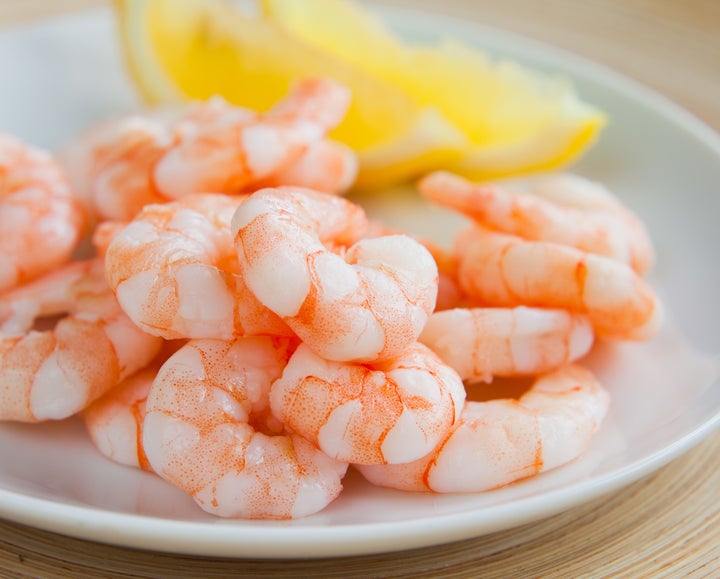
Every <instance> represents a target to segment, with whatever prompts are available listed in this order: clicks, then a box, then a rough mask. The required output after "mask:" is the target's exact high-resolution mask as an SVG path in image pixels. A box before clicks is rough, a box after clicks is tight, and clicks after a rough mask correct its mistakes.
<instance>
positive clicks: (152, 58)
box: [115, 0, 466, 187]
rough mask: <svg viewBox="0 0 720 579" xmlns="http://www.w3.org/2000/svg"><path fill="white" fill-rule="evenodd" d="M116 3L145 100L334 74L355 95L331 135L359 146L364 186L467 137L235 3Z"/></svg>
mask: <svg viewBox="0 0 720 579" xmlns="http://www.w3.org/2000/svg"><path fill="white" fill-rule="evenodd" d="M309 4H312V3H309ZM115 6H116V9H117V13H118V16H119V18H118V22H119V30H120V36H121V40H122V44H123V47H124V50H125V57H126V61H127V63H128V67H129V69H130V72H131V75H132V77H133V79H134V80H135V83H136V84H137V86H138V87H139V89H140V92H141V94H142V95H143V96H144V98H145V99H146V100H147V101H148V102H150V103H154V104H162V103H174V102H182V101H184V100H187V99H205V98H208V97H210V96H212V95H218V94H219V95H221V96H223V97H224V98H226V99H227V100H228V101H230V102H232V103H234V104H237V105H241V106H246V107H249V108H253V109H256V110H266V109H268V108H269V107H270V106H272V105H273V104H274V103H276V102H277V101H279V100H280V99H281V98H283V97H284V96H285V95H286V94H287V93H288V91H289V88H290V86H291V84H292V82H293V81H295V80H297V79H298V78H302V77H307V76H318V75H322V76H329V77H332V78H335V79H336V80H338V81H339V82H342V83H344V84H345V85H346V86H348V87H349V88H350V89H351V90H352V94H353V99H352V103H351V106H350V110H349V111H348V114H347V117H346V119H345V120H344V121H343V123H342V124H341V125H340V126H339V127H337V129H336V130H335V131H333V133H332V134H331V137H333V138H335V139H337V140H340V141H342V142H345V143H347V144H348V145H349V146H351V147H352V148H353V149H355V150H356V152H357V153H358V156H359V159H360V166H361V168H360V175H359V178H358V182H359V184H360V185H361V186H365V187H375V186H382V185H386V184H389V183H391V182H397V181H401V180H403V179H407V178H408V177H410V176H414V175H416V174H418V173H421V172H423V171H424V170H427V169H429V168H436V167H440V166H445V165H447V164H448V163H449V162H452V161H453V160H457V159H459V158H460V155H459V151H460V150H461V149H462V148H463V147H464V146H465V145H466V141H465V138H464V136H463V135H462V134H461V133H460V132H459V131H457V130H456V129H455V128H454V127H453V125H452V124H451V123H449V122H447V121H446V120H445V119H444V118H443V117H442V116H441V115H439V114H438V113H437V112H436V111H434V110H433V109H432V108H431V107H426V106H422V105H420V104H419V103H418V102H417V100H416V99H415V98H413V97H412V96H411V95H409V94H408V93H406V92H405V91H403V90H402V89H401V88H399V87H397V86H395V85H393V84H391V83H388V82H387V81H385V80H384V79H381V78H378V77H377V76H375V75H372V74H370V73H368V72H366V71H363V70H360V69H359V68H358V67H355V66H351V65H349V64H347V63H346V62H344V61H343V60H341V59H338V58H337V57H335V56H334V55H331V54H329V53H327V52H326V51H324V50H322V49H320V48H318V47H316V46H314V45H312V44H310V43H307V42H305V41H303V40H302V39H300V38H297V37H296V36H295V35H293V34H292V33H290V32H288V31H287V30H285V29H284V27H282V26H279V25H278V24H277V23H275V22H273V21H271V20H265V19H262V18H258V17H257V16H253V15H248V14H245V13H244V12H242V11H241V10H239V9H238V8H236V7H234V6H233V5H232V4H229V3H225V2H221V1H217V0H212V1H205V0H153V1H151V2H148V1H146V0H117V1H116V3H115Z"/></svg>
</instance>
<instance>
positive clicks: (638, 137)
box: [0, 10, 720, 558]
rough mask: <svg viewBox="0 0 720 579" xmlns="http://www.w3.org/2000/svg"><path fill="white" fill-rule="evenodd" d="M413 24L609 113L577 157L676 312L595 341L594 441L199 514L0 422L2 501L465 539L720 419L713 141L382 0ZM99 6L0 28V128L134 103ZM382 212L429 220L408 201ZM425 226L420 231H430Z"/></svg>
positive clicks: (694, 436) (251, 530)
mask: <svg viewBox="0 0 720 579" xmlns="http://www.w3.org/2000/svg"><path fill="white" fill-rule="evenodd" d="M386 15H387V16H388V17H389V18H390V19H391V21H392V22H393V23H395V24H396V25H397V27H398V29H399V30H400V31H401V32H402V33H403V34H405V35H406V36H408V37H411V38H419V39H421V38H432V37H435V36H436V34H438V33H441V34H448V35H453V36H455V37H456V38H459V39H461V40H464V41H467V42H475V43H479V44H480V45H481V46H484V47H485V48H487V49H488V50H489V51H491V52H492V53H496V54H503V55H506V56H509V57H511V58H513V59H516V60H519V61H522V62H526V63H528V64H531V65H533V66H537V67H540V68H543V69H546V70H552V71H558V72H561V73H564V74H567V75H569V76H570V77H572V78H573V80H574V81H575V83H576V86H577V87H578V88H579V91H580V93H581V95H582V96H583V98H585V99H586V100H589V101H591V102H593V103H596V104H597V105H599V106H600V107H602V108H604V109H605V110H607V111H608V112H609V114H610V117H611V119H612V122H611V124H610V126H609V127H608V129H607V130H606V132H605V133H604V135H603V137H602V139H601V142H600V143H599V144H598V145H597V146H596V147H595V148H594V149H593V150H592V152H591V153H590V154H589V155H588V156H587V157H586V158H585V159H584V160H583V161H582V162H581V163H580V164H579V165H578V166H577V167H576V169H577V171H578V172H581V173H582V174H584V175H586V176H588V177H591V178H595V179H598V180H601V181H603V182H605V183H606V184H608V185H609V186H610V187H611V188H612V189H614V190H615V191H617V192H618V193H619V194H621V195H622V196H623V197H624V198H625V199H626V200H627V202H628V203H629V204H630V205H631V206H633V207H634V208H635V209H636V210H637V211H638V212H639V213H640V214H641V215H642V216H643V217H644V218H645V219H646V221H647V223H648V224H649V227H650V230H651V233H652V234H653V236H654V238H655V240H656V242H657V247H658V253H659V262H658V265H657V267H656V269H655V271H654V273H653V276H652V283H653V284H654V285H655V287H657V288H658V290H659V292H660V293H661V295H662V297H663V299H664V300H665V302H666V304H667V306H668V311H669V314H670V315H669V323H668V325H667V327H666V329H665V331H663V333H662V334H661V335H660V336H659V337H658V338H657V339H656V340H654V341H652V342H651V343H648V344H643V345H623V346H620V347H614V348H612V347H599V348H597V350H596V351H595V352H594V353H593V354H592V356H591V359H590V364H591V365H592V366H593V368H595V369H596V370H597V371H598V373H599V374H600V376H601V378H602V379H603V380H604V381H605V382H606V384H607V387H608V388H609V390H610V391H611V393H612V396H613V403H612V408H611V411H610V414H609V416H608V419H607V421H606V422H605V424H604V425H603V427H602V429H601V431H600V432H599V434H598V436H597V437H596V439H595V440H594V441H593V443H592V445H591V447H590V449H589V450H588V452H587V453H586V454H585V455H584V456H583V457H582V458H581V459H580V460H577V461H576V462H574V463H572V464H570V465H568V466H567V467H565V468H561V469H559V470H557V471H554V472H550V473H547V474H545V475H542V476H539V477H536V478H534V479H530V480H527V481H524V482H522V483H519V484H516V485H512V486H509V487H506V488H503V489H500V490H497V491H493V492H488V493H484V494H478V495H446V496H434V495H421V494H408V493H401V492H395V491H389V490H382V489H376V488H371V487H370V486H369V485H367V484H365V483H364V482H363V481H362V480H361V479H360V477H358V476H352V475H351V476H350V477H349V478H348V479H347V484H346V490H345V491H344V492H343V494H342V496H341V497H340V498H339V499H338V500H337V501H336V502H335V503H333V504H332V505H330V507H329V508H327V509H326V510H325V511H323V512H322V513H320V514H318V515H315V516H312V517H308V518H306V519H303V520H298V521H292V522H246V521H228V520H221V519H216V518H212V517H211V516H209V515H206V514H205V513H203V512H202V511H200V510H199V509H198V508H196V507H195V505H194V503H192V501H191V500H190V499H189V498H187V497H186V496H184V495H183V494H182V493H180V492H178V491H176V490H174V489H172V488H170V487H169V486H167V485H166V484H165V483H163V482H162V481H160V480H159V479H158V478H156V477H154V476H152V475H150V474H147V473H142V472H139V471H135V470H133V469H130V468H125V467H122V466H118V465H115V464H113V463H111V462H109V461H107V460H105V459H104V458H102V457H101V456H100V455H99V454H98V453H97V452H96V451H95V450H94V448H93V447H92V446H91V444H90V442H89V441H88V439H87V438H86V437H85V434H84V431H83V428H82V426H81V425H80V424H79V423H78V422H76V421H74V420H69V421H65V422H61V423H55V424H45V425H22V424H1V425H0V515H1V516H3V517H5V518H7V519H11V520H15V521H19V522H23V523H26V524H30V525H35V526H37V527H40V528H44V529H48V530H52V531H56V532H59V533H64V534H68V535H73V536H77V537H81V538H86V539H90V540H96V541H104V542H108V543H113V544H118V545H127V546H132V547H140V548H143V549H156V550H161V551H170V552H177V553H184V554H201V555H222V556H230V557H254V558H257V557H266V558H281V557H283V558H285V557H322V556H336V555H351V554H365V553H378V552H384V551H391V550H399V549H408V548H413V547H421V546H426V545H432V544H438V543H442V542H446V541H452V540H458V539H463V538H467V537H471V536H476V535H481V534H483V533H490V532H492V531H497V530H501V529H505V528H509V527H512V526H514V525H519V524H521V523H527V522H530V521H534V520H538V519H540V518H542V517H546V516H548V515H551V514H553V513H557V512H559V511H561V510H564V509H567V508H569V507H572V506H574V505H578V504H580V503H583V502H585V501H588V500H590V499H592V498H594V497H597V496H598V495H600V494H602V493H605V492H609V491H612V490H614V489H617V488H619V487H620V486H622V485H626V484H628V483H630V482H631V481H634V480H636V479H638V478H639V477H641V476H643V475H645V474H647V473H649V472H651V471H653V470H654V469H657V468H659V467H660V466H662V465H663V464H665V463H667V462H668V461H670V460H671V459H673V458H674V457H676V456H678V455H679V454H681V453H682V452H684V451H686V450H687V449H689V448H690V447H691V446H692V445H693V444H695V443H696V442H698V441H699V440H700V439H702V438H703V437H704V436H706V435H707V434H708V433H709V432H710V431H711V430H712V429H713V428H714V427H716V426H717V425H718V423H719V422H720V383H718V376H719V375H720V372H718V364H717V354H718V353H720V332H719V331H718V330H717V328H718V327H720V309H719V308H718V307H717V305H716V303H717V302H716V300H717V296H718V295H720V271H719V270H718V268H717V267H716V262H717V260H716V258H715V253H714V251H715V250H716V248H718V247H720V230H719V229H718V228H717V227H716V225H717V221H718V217H720V195H718V189H717V184H718V183H720V139H718V136H717V134H716V133H715V132H714V131H712V130H710V129H708V128H707V127H705V126H704V125H702V124H701V123H699V122H698V121H697V120H696V119H694V118H693V117H692V116H691V115H689V114H687V113H685V112H684V111H682V110H680V109H678V108H677V107H675V106H674V105H672V104H670V103H668V102H667V101H666V100H664V99H662V98H660V97H658V96H657V95H655V94H654V93H651V92H649V91H648V90H645V89H643V88H641V87H639V86H637V85H635V84H634V83H631V82H630V81H628V80H626V79H623V78H620V77H618V76H617V75H615V74H613V73H611V72H609V71H607V70H605V69H603V68H601V67H599V66H597V65H594V64H591V63H588V62H585V61H582V60H579V59H577V58H575V57H573V56H572V55H568V54H566V53H562V52H559V51H556V50H554V49H551V48H549V47H546V46H542V45H538V44H536V43H532V42H529V41H526V40H522V39H519V38H516V37H512V36H509V35H506V34H502V33H500V32H496V31H490V30H486V29H483V28H480V27H478V26H476V25H472V24H469V23H465V22H461V21H458V20H452V19H450V18H444V17H441V16H438V15H428V14H421V13H417V12H409V11H398V10H387V11H386ZM113 33H114V31H113V30H112V25H111V21H110V19H109V17H108V14H107V13H106V12H91V13H81V14H76V15H72V16H69V17H65V18H61V19H55V20H50V21H47V22H42V23H38V24H33V25H31V26H27V27H24V28H19V29H15V30H8V31H4V32H2V33H1V34H0V78H3V79H4V82H3V89H2V91H0V130H5V131H9V132H13V133H16V134H17V135H19V136H21V137H23V138H25V139H28V140H29V141H32V142H35V143H37V144H40V145H44V146H47V147H55V146H57V145H59V144H60V143H62V141H63V140H64V139H66V138H67V137H69V136H70V135H72V134H73V133H75V132H76V131H77V130H79V129H80V128H82V127H84V126H85V125H87V124H88V123H89V122H91V121H95V120H98V119H101V118H104V117H106V116H108V115H110V114H114V113H117V112H118V111H123V110H129V109H132V108H134V107H135V106H137V104H138V103H137V101H136V100H135V97H134V96H133V92H132V90H131V88H130V87H129V86H128V84H127V82H126V80H125V77H124V73H123V69H122V67H121V65H120V62H119V57H118V54H117V50H116V46H115V43H114V40H113ZM383 211H385V212H386V213H389V214H391V217H394V218H397V219H401V220H402V219H404V220H405V221H409V222H410V224H411V225H412V226H413V227H414V228H416V229H418V228H420V229H422V228H423V225H424V224H426V223H427V219H425V221H422V219H420V220H417V219H416V214H411V213H404V209H403V210H402V211H400V210H397V209H396V210H394V211H393V210H392V208H387V207H386V208H383ZM426 233H427V231H426Z"/></svg>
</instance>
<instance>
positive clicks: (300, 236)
mask: <svg viewBox="0 0 720 579" xmlns="http://www.w3.org/2000/svg"><path fill="white" fill-rule="evenodd" d="M231 225H232V231H233V234H234V235H235V246H236V248H237V252H238V257H239V260H240V267H241V270H242V273H243V276H244V278H245V282H246V283H247V286H248V288H250V290H251V291H252V292H253V293H254V294H255V295H256V297H257V298H258V300H260V301H261V302H262V303H263V304H264V305H265V306H266V307H268V308H269V309H270V310H272V311H273V312H275V313H276V314H277V315H278V316H280V317H281V318H282V319H283V320H284V321H285V322H286V323H287V325H288V326H290V328H292V330H293V331H294V332H295V333H296V334H297V335H298V336H299V337H300V338H301V339H302V340H303V342H305V343H306V344H307V345H308V346H309V347H310V348H312V349H313V350H314V351H315V352H316V353H318V354H319V355H320V356H322V357H323V358H327V359H331V360H340V361H351V360H353V361H370V360H375V359H378V358H391V357H393V356H395V355H397V354H399V353H400V352H401V351H402V350H403V349H404V348H405V347H406V346H407V345H408V344H410V343H412V342H413V341H415V340H416V338H417V336H418V335H419V334H420V331H421V330H422V327H423V326H424V324H425V322H426V320H427V317H428V315H429V314H430V312H431V311H432V310H433V308H434V306H435V300H436V296H437V283H438V272H437V266H436V264H435V261H434V260H433V258H432V256H431V255H430V253H429V252H428V251H427V250H426V249H425V248H424V247H423V246H422V245H421V244H419V243H418V242H416V241H415V240H413V239H411V238H410V237H408V236H404V235H390V236H384V237H379V238H373V239H361V238H362V236H363V234H364V232H365V229H366V227H367V221H366V217H365V213H364V212H363V211H362V209H361V208H360V207H359V206H357V205H354V204H352V203H350V202H349V201H346V200H345V199H342V198H338V197H334V196H330V195H325V194H321V193H317V192H314V191H311V190H309V189H299V188H289V187H285V188H277V189H262V190H260V191H258V192H256V193H254V194H252V195H251V196H250V197H249V198H248V200H247V201H245V203H243V204H242V205H241V206H240V207H239V208H238V210H237V212H236V213H235V215H234V217H233V219H232V224H231ZM347 245H350V247H349V248H348V249H347V250H345V249H344V247H345V246H347ZM333 250H337V251H333Z"/></svg>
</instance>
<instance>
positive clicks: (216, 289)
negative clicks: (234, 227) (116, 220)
mask: <svg viewBox="0 0 720 579" xmlns="http://www.w3.org/2000/svg"><path fill="white" fill-rule="evenodd" d="M243 200H244V197H240V196H232V197H231V196H227V195H220V194H210V193H206V194H197V195H191V196H188V197H185V198H184V199H181V200H179V201H175V202H170V203H165V204H162V205H149V206H147V207H145V208H144V209H143V210H142V211H141V212H140V213H139V214H138V215H137V217H136V218H135V219H134V220H133V221H132V222H130V224H129V225H128V226H127V227H125V228H124V229H123V230H122V231H120V233H117V234H116V235H115V236H114V238H113V239H112V241H111V242H110V244H109V246H108V248H107V251H106V255H105V265H106V273H107V277H108V281H109V283H110V286H111V287H112V288H113V289H114V290H115V292H116V294H117V298H118V301H119V302H120V304H121V305H122V307H123V310H124V311H125V312H126V313H127V314H128V316H129V317H130V318H131V319H132V320H133V321H134V322H135V323H136V324H137V325H138V326H139V327H141V328H142V329H143V330H145V331H146V332H148V333H151V334H153V335H156V336H161V337H163V338H166V339H176V338H218V339H231V338H233V337H235V336H238V335H242V334H247V333H253V334H262V333H266V334H278V335H291V331H290V330H289V329H288V328H287V326H286V325H285V324H284V323H283V322H282V321H281V320H280V319H279V318H278V317H277V316H276V315H274V314H273V313H272V312H270V311H269V310H268V309H267V308H265V307H264V306H263V305H262V304H260V302H258V301H257V300H256V299H255V297H254V296H253V294H252V293H250V292H249V291H247V289H246V287H245V283H244V281H243V279H242V277H241V276H240V275H238V274H239V269H238V267H239V266H238V263H237V255H236V253H235V248H234V246H233V240H232V235H231V233H230V220H231V218H232V215H233V213H234V211H235V209H237V207H238V206H239V205H240V204H241V203H242V202H243Z"/></svg>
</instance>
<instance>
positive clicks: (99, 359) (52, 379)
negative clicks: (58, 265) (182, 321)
mask: <svg viewBox="0 0 720 579" xmlns="http://www.w3.org/2000/svg"><path fill="white" fill-rule="evenodd" d="M60 315H62V316H64V317H62V318H61V319H60V320H59V321H58V322H57V323H56V324H55V326H54V328H53V329H48V330H45V331H39V330H35V329H33V326H34V324H35V323H36V322H38V323H40V322H42V318H44V317H54V316H60ZM160 344H161V340H159V339H158V338H155V337H153V336H149V335H148V334H146V333H145V332H143V331H141V330H139V329H138V328H137V327H136V326H135V325H134V324H133V323H132V322H131V321H130V320H129V319H128V318H127V316H125V314H123V312H122V310H121V309H120V306H119V305H118V303H117V300H116V299H115V296H114V295H113V293H112V291H111V290H110V288H109V287H108V286H107V283H106V282H105V277H104V268H103V264H102V262H101V261H100V260H97V259H95V260H90V261H84V262H75V263H72V264H70V265H67V266H65V267H64V268H62V269H59V270H56V271H54V272H52V273H50V274H46V275H45V276H43V277H41V278H38V279H37V280H35V281H33V282H30V283H29V284H27V285H25V286H21V287H19V288H16V289H14V290H12V291H10V292H7V293H6V294H4V295H3V296H2V300H0V419H2V420H18V421H23V422H38V421H41V420H48V419H62V418H67V417H68V416H71V415H73V414H75V413H77V412H79V411H80V410H82V409H83V408H85V407H86V406H87V405H88V404H89V403H90V402H92V401H93V400H95V399H96V398H97V397H99V396H100V395H101V394H103V393H104V392H106V391H107V390H109V389H110V388H112V387H113V386H115V385H116V384H117V383H118V382H120V381H121V380H123V379H124V378H125V377H127V376H129V375H130V374H132V373H133V372H135V371H137V370H138V369H140V368H142V367H143V366H145V365H146V364H148V363H149V362H150V360H151V359H152V358H153V357H154V356H155V354H156V353H157V352H158V350H159V348H160Z"/></svg>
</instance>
